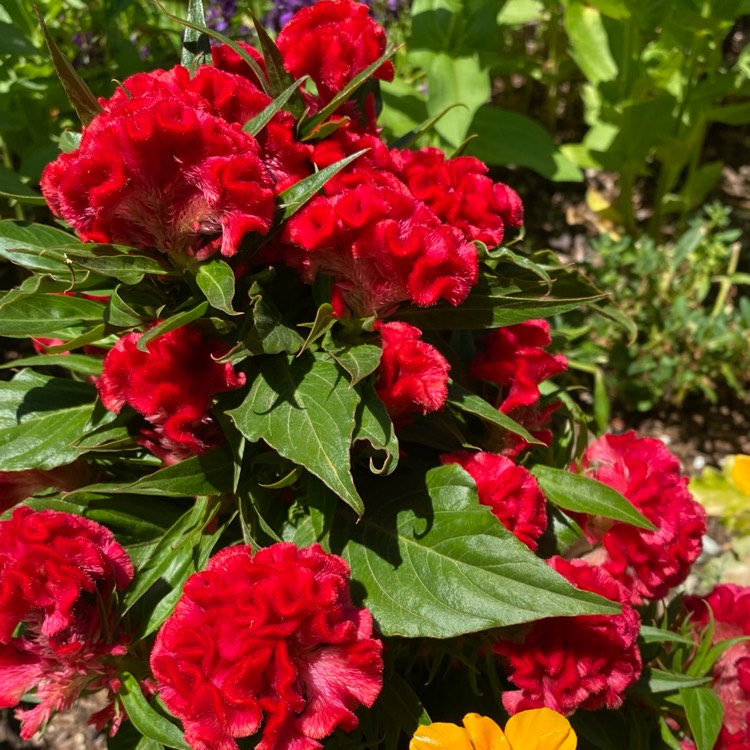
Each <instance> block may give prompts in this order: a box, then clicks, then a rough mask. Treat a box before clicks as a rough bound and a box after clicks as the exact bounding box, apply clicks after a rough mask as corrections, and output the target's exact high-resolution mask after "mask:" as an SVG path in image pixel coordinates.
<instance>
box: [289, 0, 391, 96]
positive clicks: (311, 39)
mask: <svg viewBox="0 0 750 750" xmlns="http://www.w3.org/2000/svg"><path fill="white" fill-rule="evenodd" d="M276 44H277V45H278V47H279V50H281V55H282V57H283V58H284V66H285V67H286V69H287V70H288V71H289V72H290V73H291V74H292V75H293V76H294V77H295V78H301V77H302V76H304V75H309V76H310V78H312V80H313V81H315V85H316V86H317V88H318V95H319V97H320V99H321V101H322V102H323V103H327V102H329V101H330V100H331V99H333V97H334V96H335V95H336V94H337V93H338V92H339V91H340V90H341V89H342V88H344V86H346V84H347V83H349V81H351V80H352V78H354V77H356V76H357V74H358V73H360V72H361V71H363V70H364V69H365V68H367V67H369V66H370V65H371V64H372V63H374V62H375V61H376V60H377V59H378V58H379V57H381V56H382V55H383V53H384V52H385V45H386V38H385V31H384V30H383V29H382V28H381V27H380V26H378V25H377V23H375V21H374V20H373V19H372V18H371V17H370V9H369V8H368V7H367V5H365V4H364V3H358V2H354V0H320V2H316V3H314V4H313V5H309V6H308V7H306V8H303V9H302V10H300V11H298V12H297V13H296V14H295V15H294V16H293V17H292V18H291V20H290V21H289V23H287V24H286V26H284V28H283V29H282V30H281V33H280V34H279V35H278V37H277V39H276ZM373 76H374V77H375V78H380V79H381V80H384V81H390V80H392V79H393V63H391V62H390V61H386V62H384V63H383V64H382V65H381V66H380V67H379V68H378V69H377V70H376V71H375V72H374V73H373Z"/></svg>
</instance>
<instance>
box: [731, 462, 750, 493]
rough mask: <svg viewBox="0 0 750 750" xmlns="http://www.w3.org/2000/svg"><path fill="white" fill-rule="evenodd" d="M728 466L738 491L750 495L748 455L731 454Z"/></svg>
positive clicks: (749, 463)
mask: <svg viewBox="0 0 750 750" xmlns="http://www.w3.org/2000/svg"><path fill="white" fill-rule="evenodd" d="M733 459H734V460H733V461H732V463H731V466H730V471H731V475H732V481H733V482H734V484H735V486H736V487H737V489H738V490H739V491H740V492H744V493H745V494H746V495H750V456H744V455H742V454H739V455H736V456H733Z"/></svg>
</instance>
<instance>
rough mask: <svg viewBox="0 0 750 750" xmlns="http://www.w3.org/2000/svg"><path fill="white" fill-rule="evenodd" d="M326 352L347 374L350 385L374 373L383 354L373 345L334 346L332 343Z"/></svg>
mask: <svg viewBox="0 0 750 750" xmlns="http://www.w3.org/2000/svg"><path fill="white" fill-rule="evenodd" d="M326 351H327V352H328V353H329V354H330V355H331V356H332V357H333V358H334V359H335V360H336V361H337V362H338V363H339V364H340V365H341V366H342V367H343V368H344V369H345V370H346V371H347V372H348V373H349V376H350V377H351V384H352V385H357V383H359V382H360V381H361V380H363V379H364V378H366V377H367V376H368V375H370V374H371V373H373V372H375V370H377V368H378V365H379V364H380V357H381V355H382V354H383V350H382V349H381V348H380V347H379V346H375V345H373V344H353V345H349V346H336V345H335V343H333V344H332V346H330V347H326Z"/></svg>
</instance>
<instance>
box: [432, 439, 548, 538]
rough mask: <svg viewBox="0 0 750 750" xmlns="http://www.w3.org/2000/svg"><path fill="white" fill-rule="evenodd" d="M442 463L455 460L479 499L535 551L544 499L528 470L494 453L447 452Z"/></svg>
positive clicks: (542, 527)
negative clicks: (464, 472)
mask: <svg viewBox="0 0 750 750" xmlns="http://www.w3.org/2000/svg"><path fill="white" fill-rule="evenodd" d="M440 461H441V462H442V463H444V464H452V463H457V464H460V465H461V466H462V467H463V468H464V469H466V471H468V472H469V474H471V477H472V479H473V480H474V481H475V482H476V484H477V492H478V494H479V502H480V503H482V505H488V506H489V507H490V508H492V512H493V513H494V514H495V515H496V516H497V517H498V519H499V520H500V521H501V522H502V524H503V526H505V528H506V529H508V531H511V532H512V533H513V534H515V535H516V536H517V537H518V538H519V539H520V540H521V541H522V542H523V543H524V544H525V545H527V546H528V547H530V548H531V549H532V550H536V548H537V542H538V540H539V537H541V535H542V534H543V533H544V530H545V529H546V528H547V501H546V499H545V497H544V495H543V494H542V491H541V490H540V489H539V485H538V484H537V481H536V479H534V477H533V476H532V474H531V472H530V471H529V470H528V469H525V468H524V467H523V466H517V465H516V464H514V463H513V461H511V460H510V459H509V458H506V457H505V456H501V455H499V454H498V453H468V452H466V451H461V452H459V453H450V454H446V455H443V456H441V457H440Z"/></svg>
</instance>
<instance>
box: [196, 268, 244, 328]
mask: <svg viewBox="0 0 750 750" xmlns="http://www.w3.org/2000/svg"><path fill="white" fill-rule="evenodd" d="M195 281H196V283H197V284H198V286H199V287H200V290H201V291H202V292H203V294H204V295H205V297H206V299H207V300H208V303H209V304H210V305H211V307H215V308H216V309H217V310H221V311H222V312H225V313H226V314H227V315H239V314H240V313H238V312H237V311H236V310H235V309H234V307H232V300H233V299H234V271H232V269H231V267H230V266H229V264H228V263H226V262H225V261H223V260H220V259H217V260H210V261H208V262H206V263H201V264H200V265H199V266H198V271H197V273H196V274H195Z"/></svg>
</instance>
